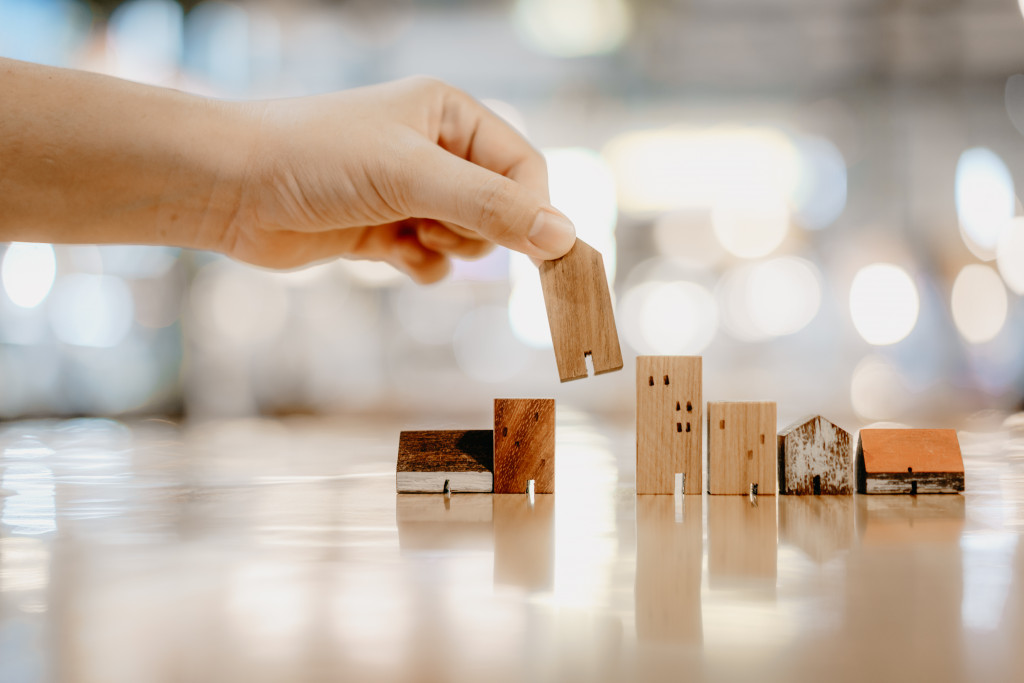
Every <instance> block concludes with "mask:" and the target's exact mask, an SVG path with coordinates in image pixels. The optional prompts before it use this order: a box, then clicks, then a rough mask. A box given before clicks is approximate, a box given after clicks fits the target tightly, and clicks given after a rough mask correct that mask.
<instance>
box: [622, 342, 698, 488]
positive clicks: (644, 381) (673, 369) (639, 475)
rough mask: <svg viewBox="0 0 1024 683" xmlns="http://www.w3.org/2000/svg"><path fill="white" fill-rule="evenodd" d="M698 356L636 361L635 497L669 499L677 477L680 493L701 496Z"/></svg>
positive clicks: (647, 358)
mask: <svg viewBox="0 0 1024 683" xmlns="http://www.w3.org/2000/svg"><path fill="white" fill-rule="evenodd" d="M701 373H702V359H701V357H700V356H638V357H637V359H636V492H637V493H638V494H645V493H662V494H671V493H674V492H675V478H676V474H677V473H682V475H683V493H687V494H697V495H700V493H701V491H702V490H703V489H702V488H701V447H702V445H703V442H702V439H701V425H702V422H701V413H702V412H703V411H702V409H701V405H702V404H701V377H702V374H701Z"/></svg>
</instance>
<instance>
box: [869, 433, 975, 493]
mask: <svg viewBox="0 0 1024 683" xmlns="http://www.w3.org/2000/svg"><path fill="white" fill-rule="evenodd" d="M963 490H964V460H963V456H962V455H961V454H960V442H959V440H958V439H957V435H956V431H955V430H952V429H862V430H861V432H860V438H859V439H858V443H857V492H858V493H910V494H918V493H959V492H960V491H963Z"/></svg>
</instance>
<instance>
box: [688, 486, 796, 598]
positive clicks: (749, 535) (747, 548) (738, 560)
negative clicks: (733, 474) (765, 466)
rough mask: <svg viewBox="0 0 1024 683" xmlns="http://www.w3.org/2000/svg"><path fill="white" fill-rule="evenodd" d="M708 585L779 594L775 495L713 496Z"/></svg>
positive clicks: (709, 522) (710, 502)
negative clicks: (777, 585)
mask: <svg viewBox="0 0 1024 683" xmlns="http://www.w3.org/2000/svg"><path fill="white" fill-rule="evenodd" d="M706 500H707V505H708V585H709V586H710V587H712V588H727V587H746V588H753V589H757V590H758V591H759V592H760V591H765V592H770V593H771V594H772V595H774V593H775V576H776V573H777V565H778V520H777V517H776V510H775V503H776V500H775V496H771V497H768V498H762V499H760V500H756V501H754V502H751V501H750V500H749V499H748V498H735V497H725V496H721V497H715V496H709V497H708V498H707V499H706Z"/></svg>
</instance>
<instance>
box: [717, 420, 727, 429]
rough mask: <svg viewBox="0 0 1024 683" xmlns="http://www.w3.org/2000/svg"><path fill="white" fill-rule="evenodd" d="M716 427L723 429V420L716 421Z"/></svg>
mask: <svg viewBox="0 0 1024 683" xmlns="http://www.w3.org/2000/svg"><path fill="white" fill-rule="evenodd" d="M718 428H719V429H725V420H719V421H718Z"/></svg>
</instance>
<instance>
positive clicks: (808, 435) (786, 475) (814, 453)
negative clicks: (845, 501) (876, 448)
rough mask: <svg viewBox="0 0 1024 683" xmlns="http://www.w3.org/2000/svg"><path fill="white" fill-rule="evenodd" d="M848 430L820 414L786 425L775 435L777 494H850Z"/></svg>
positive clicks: (850, 459) (851, 486)
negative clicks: (776, 448) (777, 477)
mask: <svg viewBox="0 0 1024 683" xmlns="http://www.w3.org/2000/svg"><path fill="white" fill-rule="evenodd" d="M850 446H851V440H850V433H849V432H847V431H846V430H845V429H843V428H842V427H839V426H837V425H835V424H833V423H832V422H829V421H828V420H827V419H825V418H824V417H822V416H821V415H815V416H813V417H806V418H803V419H800V420H797V421H796V422H794V423H793V424H791V425H789V426H788V427H786V428H785V429H783V430H782V431H781V432H779V436H778V453H777V457H778V469H779V472H778V475H779V493H785V494H790V495H800V496H810V495H815V496H820V495H850V494H852V493H853V475H852V469H853V458H852V457H851V456H852V453H851V450H850Z"/></svg>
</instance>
